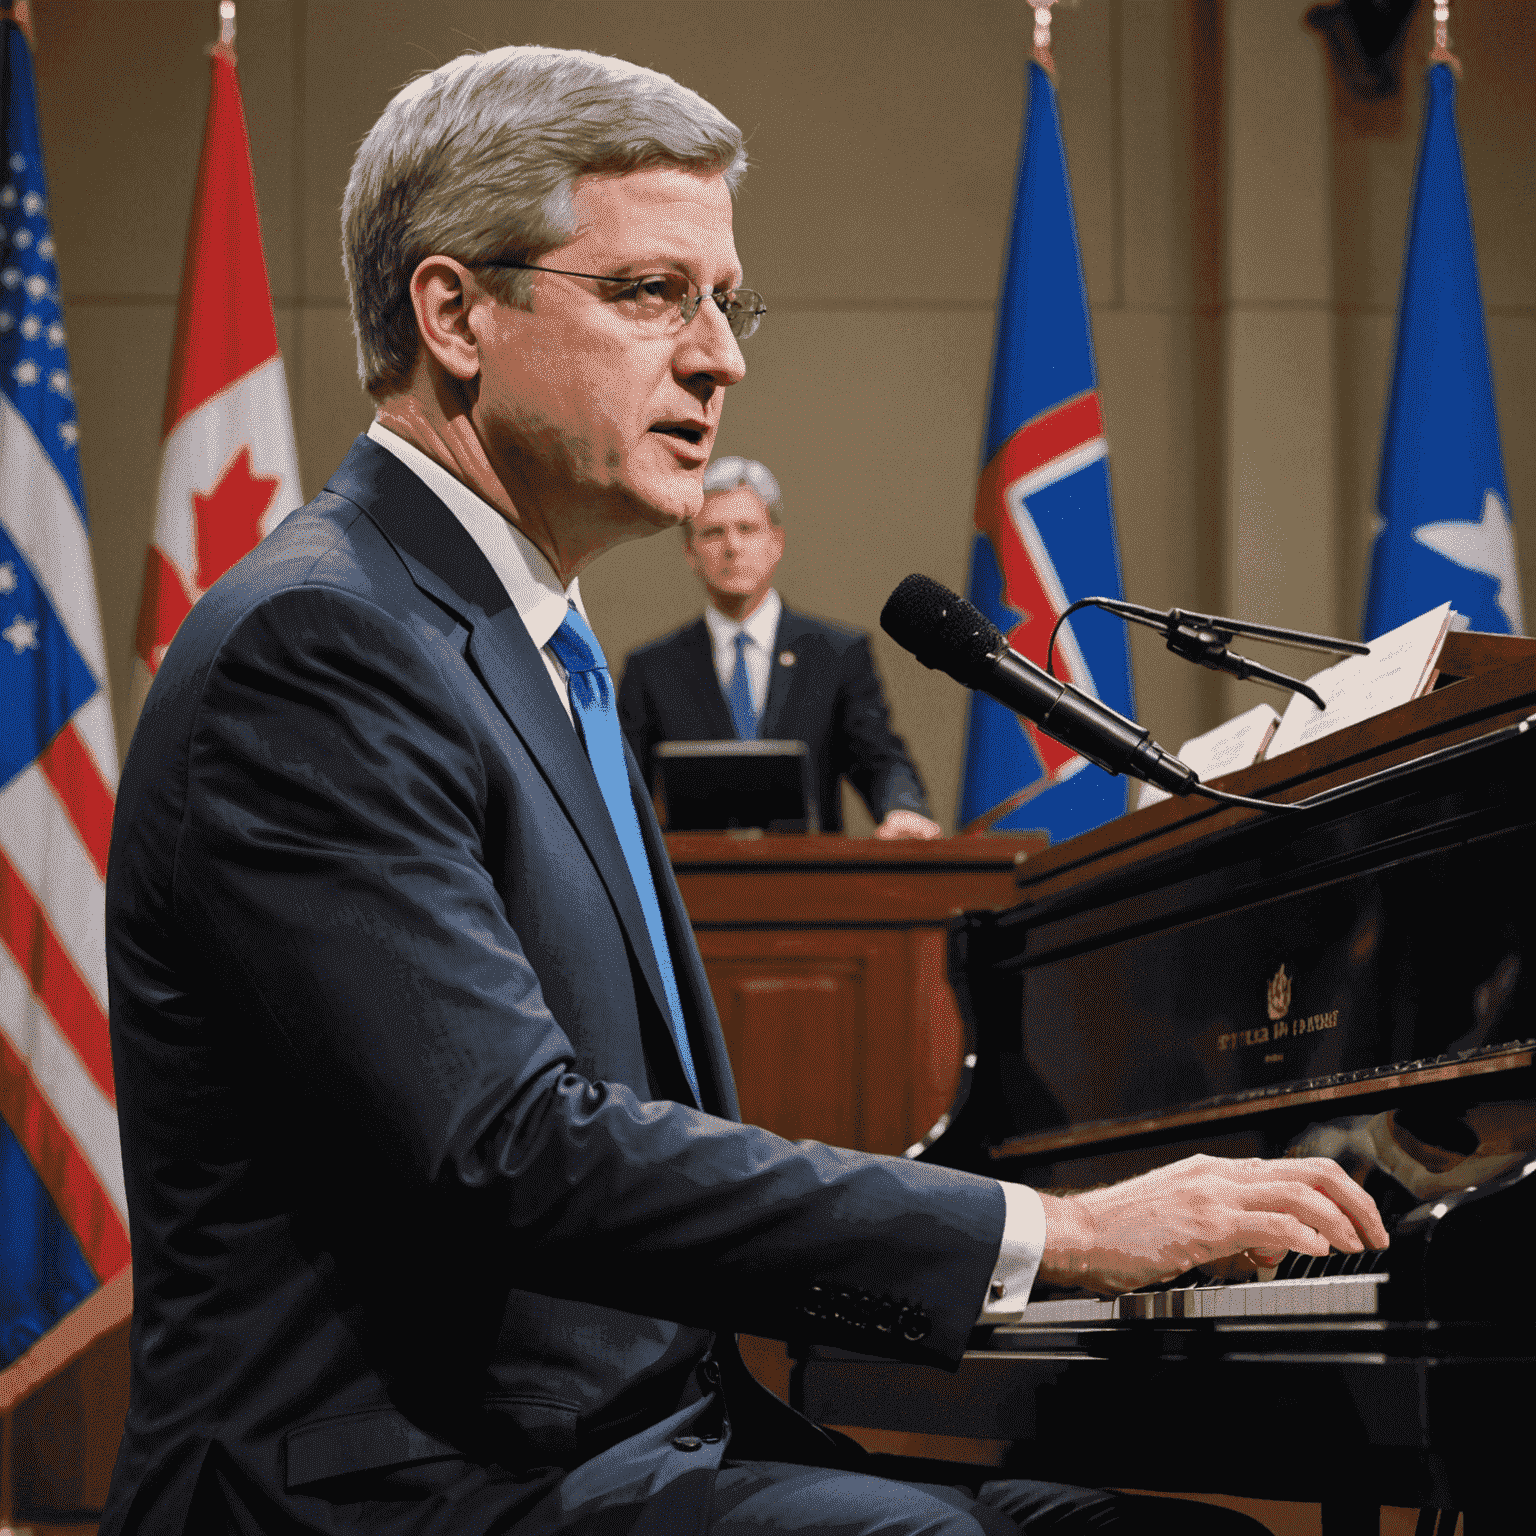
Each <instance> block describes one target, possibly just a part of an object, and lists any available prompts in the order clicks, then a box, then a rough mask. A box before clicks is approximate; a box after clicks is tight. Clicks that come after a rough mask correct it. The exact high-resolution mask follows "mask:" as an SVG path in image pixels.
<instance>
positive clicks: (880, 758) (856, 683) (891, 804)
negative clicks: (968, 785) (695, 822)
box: [619, 608, 928, 832]
mask: <svg viewBox="0 0 1536 1536" xmlns="http://www.w3.org/2000/svg"><path fill="white" fill-rule="evenodd" d="M785 655H789V656H792V657H793V658H794V660H793V661H792V662H790V663H788V664H786V663H785V662H784V660H783V658H784V656H785ZM619 718H620V720H621V722H622V723H623V726H624V735H625V737H626V738H627V739H628V741H629V745H630V750H631V751H632V752H633V753H634V754H635V757H636V759H637V760H638V762H639V764H640V770H641V776H642V778H643V779H644V781H645V783H646V785H647V786H649V785H650V784H651V782H652V778H653V770H654V766H655V756H654V754H655V749H656V744H657V742H661V741H729V740H731V739H732V738H734V737H735V735H736V731H735V729H734V727H733V726H732V724H731V712H730V709H729V707H728V706H727V704H726V702H725V698H724V696H723V695H722V694H721V692H720V680H719V678H718V677H717V676H716V673H715V663H714V657H713V652H712V651H711V649H710V638H709V630H708V627H707V626H706V625H705V623H704V620H703V619H697V620H695V621H694V622H693V623H692V624H687V625H685V626H684V627H683V628H682V629H679V630H676V631H674V632H673V633H672V634H670V635H666V636H664V637H663V638H662V639H660V640H654V641H652V642H651V644H649V645H645V646H641V647H640V649H639V650H636V651H633V652H631V654H630V656H629V659H628V660H627V661H626V662H625V664H624V677H623V681H622V682H621V683H620V684H619ZM758 735H759V736H760V737H762V738H763V739H764V740H783V741H803V742H805V744H806V746H807V747H808V748H809V749H810V754H811V774H812V782H813V783H814V785H815V787H816V797H817V805H818V809H819V813H820V817H821V830H822V831H823V832H840V831H841V830H842V827H843V806H842V797H841V795H840V794H839V792H838V781H839V780H840V779H842V778H844V777H846V778H847V779H848V781H849V782H850V783H851V784H852V785H853V787H854V788H855V789H856V790H857V791H858V792H859V794H860V795H861V796H862V797H863V799H864V803H865V804H866V805H867V806H868V807H869V811H870V815H872V816H873V817H874V819H875V820H876V821H877V822H879V821H883V820H884V819H885V817H886V816H887V815H888V814H889V813H890V812H891V811H894V810H909V811H916V812H917V813H918V814H919V815H921V816H926V815H927V814H928V801H927V798H926V796H925V795H924V793H923V786H922V782H921V780H920V779H919V778H918V776H917V770H916V769H915V768H914V767H913V766H912V760H911V759H910V758H909V757H908V756H907V749H906V747H905V746H904V745H903V744H902V740H901V738H900V737H899V736H897V735H896V733H895V732H894V731H892V729H891V722H890V714H889V711H888V710H887V709H886V704H885V695H884V693H883V692H882V691H881V688H880V679H879V677H878V676H877V675H876V673H875V663H874V658H873V657H872V656H871V655H870V652H869V641H868V640H867V639H866V638H865V637H864V636H863V635H861V634H860V633H859V632H858V631H857V630H853V629H846V628H844V627H843V626H842V625H840V624H830V623H827V622H826V621H825V620H822V619H813V618H808V617H807V616H806V615H805V614H802V613H795V612H794V611H792V610H791V609H789V608H785V609H784V611H783V613H782V615H781V616H780V618H779V629H778V634H777V636H776V637H775V640H774V646H773V664H772V670H771V671H770V672H769V674H768V700H767V703H766V705H765V706H764V709H763V717H762V720H761V722H760V724H759V727H758Z"/></svg>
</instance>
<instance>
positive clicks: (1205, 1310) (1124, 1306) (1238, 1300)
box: [1019, 1272, 1389, 1326]
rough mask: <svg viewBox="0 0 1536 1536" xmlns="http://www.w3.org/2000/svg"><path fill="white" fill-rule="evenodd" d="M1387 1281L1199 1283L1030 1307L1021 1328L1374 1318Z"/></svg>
mask: <svg viewBox="0 0 1536 1536" xmlns="http://www.w3.org/2000/svg"><path fill="white" fill-rule="evenodd" d="M1388 1278H1389V1277H1388V1276H1387V1275H1386V1274H1384V1273H1381V1272H1376V1273H1372V1274H1360V1273H1356V1274H1333V1275H1317V1276H1306V1277H1295V1278H1291V1279H1286V1280H1255V1281H1238V1282H1234V1283H1230V1284H1222V1283H1219V1282H1218V1283H1208V1282H1206V1281H1200V1282H1196V1283H1191V1284H1188V1285H1180V1286H1174V1287H1172V1288H1170V1289H1168V1290H1160V1291H1132V1292H1130V1293H1128V1294H1127V1295H1124V1296H1117V1297H1114V1298H1107V1299H1106V1298H1099V1297H1080V1298H1079V1297H1065V1298H1061V1299H1058V1300H1053V1301H1032V1302H1030V1303H1028V1304H1027V1305H1026V1306H1025V1308H1024V1310H1023V1312H1022V1314H1021V1315H1020V1318H1019V1322H1020V1323H1021V1324H1029V1325H1031V1326H1033V1325H1037V1324H1038V1325H1051V1324H1083V1323H1098V1324H1107V1323H1112V1322H1130V1321H1138V1322H1176V1321H1187V1320H1193V1319H1198V1318H1210V1319H1223V1320H1230V1319H1234V1318H1258V1317H1315V1316H1328V1317H1343V1316H1362V1315H1363V1316H1374V1315H1375V1314H1376V1313H1377V1312H1378V1311H1379V1310H1380V1307H1379V1291H1380V1287H1381V1286H1382V1285H1384V1284H1385V1283H1386V1281H1387V1280H1388Z"/></svg>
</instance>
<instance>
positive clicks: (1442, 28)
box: [1429, 0, 1461, 80]
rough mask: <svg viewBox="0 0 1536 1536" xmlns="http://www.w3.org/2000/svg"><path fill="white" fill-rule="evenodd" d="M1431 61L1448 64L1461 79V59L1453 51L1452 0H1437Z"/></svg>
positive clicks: (1430, 53) (1432, 63) (1430, 51)
mask: <svg viewBox="0 0 1536 1536" xmlns="http://www.w3.org/2000/svg"><path fill="white" fill-rule="evenodd" d="M1429 62H1430V65H1431V66H1433V65H1436V64H1445V65H1448V66H1449V67H1450V71H1451V73H1452V74H1453V75H1455V76H1456V78H1457V79H1458V80H1460V79H1461V60H1460V59H1458V58H1457V57H1456V55H1455V54H1454V53H1452V52H1451V0H1435V46H1434V47H1433V48H1431V49H1430V50H1429Z"/></svg>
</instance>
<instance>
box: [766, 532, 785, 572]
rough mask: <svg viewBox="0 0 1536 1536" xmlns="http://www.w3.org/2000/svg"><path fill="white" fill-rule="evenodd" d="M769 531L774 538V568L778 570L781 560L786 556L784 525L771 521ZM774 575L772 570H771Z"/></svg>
mask: <svg viewBox="0 0 1536 1536" xmlns="http://www.w3.org/2000/svg"><path fill="white" fill-rule="evenodd" d="M768 531H769V533H770V535H771V536H772V538H773V570H775V571H776V570H778V568H779V561H780V560H782V559H783V558H784V525H783V524H782V523H770V524H769V528H768ZM769 574H770V575H772V571H770V572H769Z"/></svg>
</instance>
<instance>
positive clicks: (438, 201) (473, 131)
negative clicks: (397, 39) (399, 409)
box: [341, 47, 747, 398]
mask: <svg viewBox="0 0 1536 1536" xmlns="http://www.w3.org/2000/svg"><path fill="white" fill-rule="evenodd" d="M656 166H669V167H676V168H678V169H682V170H689V171H698V172H700V173H704V174H709V173H714V174H718V175H722V176H724V178H725V181H726V184H727V186H729V187H730V188H731V189H732V191H734V190H735V188H736V185H737V183H738V182H739V181H740V180H741V178H742V176H743V174H744V173H745V172H746V168H747V156H746V150H745V149H744V148H743V147H742V138H741V130H740V129H739V128H737V127H736V125H735V124H734V123H731V122H729V121H728V120H727V119H726V118H725V117H723V116H722V115H721V114H720V113H719V112H718V111H716V110H715V108H714V107H712V106H710V104H709V103H708V102H707V101H705V100H704V98H703V97H702V96H699V95H697V94H696V93H695V92H693V91H690V90H689V89H688V88H687V87H686V86H683V85H679V84H678V83H677V82H676V81H675V80H672V79H670V78H669V77H668V76H666V75H663V74H660V73H658V72H657V71H656V70H653V69H645V68H643V67H642V66H641V65H638V64H630V63H628V62H626V61H625V60H623V59H611V58H606V57H604V56H603V55H602V54H597V53H585V52H582V51H580V50H577V49H571V48H534V47H527V48H497V49H495V50H494V51H492V52H490V53H466V54H463V55H461V56H460V57H459V58H456V59H453V60H451V61H450V62H448V63H447V64H444V65H441V66H440V67H439V68H437V69H434V70H433V71H432V72H431V73H430V74H426V75H422V76H420V77H419V78H417V79H415V80H413V81H411V83H410V84H409V85H407V86H406V87H405V88H404V89H403V90H401V91H400V92H399V93H398V94H397V95H396V96H395V97H394V99H393V100H392V101H391V102H390V103H389V105H388V106H387V107H385V109H384V112H383V115H382V116H381V117H380V118H379V120H378V122H376V123H375V124H374V125H373V127H372V128H371V129H370V130H369V132H368V136H367V137H366V138H365V139H364V140H363V142H362V145H361V147H360V148H359V149H358V152H357V158H356V159H355V160H354V161H353V162H352V174H351V176H350V177H349V178H348V181H347V190H346V195H345V196H344V197H343V198H342V204H341V229H342V241H341V244H342V263H343V265H344V266H345V268H346V274H347V287H348V289H349V291H350V295H351V301H352V330H353V333H354V335H355V336H356V337H357V368H358V375H359V377H360V378H361V379H362V381H363V387H364V389H366V390H367V391H368V393H369V394H371V395H373V396H374V397H375V398H378V397H381V396H383V395H388V394H391V393H393V392H395V391H396V390H399V389H401V388H403V387H404V385H405V383H406V380H407V379H408V378H409V376H410V373H411V370H412V368H413V367H414V366H415V363H416V349H417V346H418V343H419V338H418V335H417V330H416V317H415V314H414V313H413V311H412V309H411V305H410V303H409V293H408V285H409V282H410V277H411V274H412V273H413V272H414V271H415V270H416V268H417V266H418V265H420V263H421V262H422V261H423V260H425V258H426V257H428V256H431V255H436V254H441V255H446V256H454V257H456V258H457V259H458V260H460V261H462V262H464V264H465V265H466V266H472V265H474V263H475V262H477V261H483V260H486V259H488V258H491V257H500V258H512V259H516V260H519V261H530V260H537V259H538V257H540V256H542V255H544V254H545V253H546V252H549V251H552V250H555V249H557V248H558V247H559V246H561V245H564V244H565V243H566V242H567V241H569V240H571V239H572V238H573V237H574V236H575V234H576V220H575V214H574V211H573V209H572V207H571V191H572V188H573V187H574V185H575V183H576V182H577V181H578V180H579V179H580V178H581V177H583V176H596V175H608V176H622V175H625V174H627V173H629V172H631V171H643V170H649V169H651V168H653V167H656ZM484 282H485V285H486V287H487V288H489V289H490V291H491V292H493V293H495V294H496V295H497V297H499V298H501V299H502V300H503V302H505V303H508V304H517V305H521V306H526V305H527V304H528V303H529V300H530V295H531V284H532V278H531V275H530V274H529V273H527V272H520V271H515V270H514V271H504V270H497V271H490V270H488V271H487V272H486V274H485V278H484Z"/></svg>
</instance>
